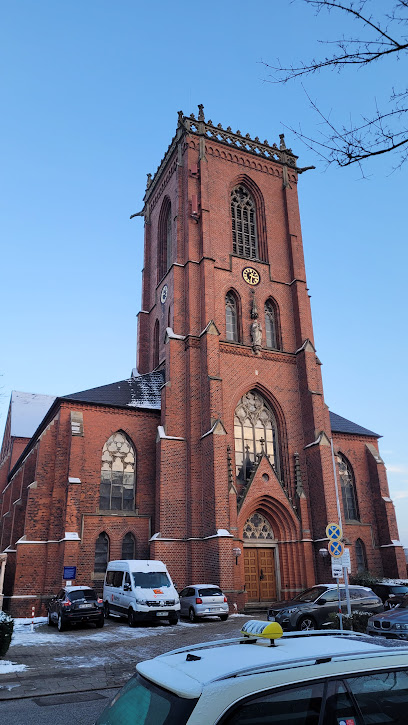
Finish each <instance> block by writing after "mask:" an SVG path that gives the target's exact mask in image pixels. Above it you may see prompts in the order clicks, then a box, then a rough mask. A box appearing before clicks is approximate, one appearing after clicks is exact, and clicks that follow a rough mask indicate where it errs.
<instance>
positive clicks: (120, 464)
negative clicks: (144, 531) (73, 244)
mask: <svg viewBox="0 0 408 725" xmlns="http://www.w3.org/2000/svg"><path fill="white" fill-rule="evenodd" d="M135 464H136V456H135V450H134V448H133V446H132V444H131V443H130V441H129V440H128V439H127V438H126V436H125V434H124V433H121V432H120V431H118V432H117V433H114V434H113V435H111V437H110V438H109V439H108V440H107V441H106V443H105V445H104V447H103V450H102V469H101V485H100V499H99V508H100V509H101V510H102V511H134V508H135V483H136V476H135V472H136V465H135Z"/></svg>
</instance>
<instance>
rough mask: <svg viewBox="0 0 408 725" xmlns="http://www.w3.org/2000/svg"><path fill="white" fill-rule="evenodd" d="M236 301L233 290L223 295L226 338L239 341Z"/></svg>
mask: <svg viewBox="0 0 408 725" xmlns="http://www.w3.org/2000/svg"><path fill="white" fill-rule="evenodd" d="M238 331H239V324H238V303H237V298H236V297H235V295H234V293H233V292H227V294H226V295H225V334H226V338H227V340H232V341H235V342H238V341H239V332H238Z"/></svg>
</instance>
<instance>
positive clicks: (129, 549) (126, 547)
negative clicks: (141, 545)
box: [121, 531, 136, 559]
mask: <svg viewBox="0 0 408 725" xmlns="http://www.w3.org/2000/svg"><path fill="white" fill-rule="evenodd" d="M121 558H122V559H136V539H135V537H134V536H133V534H132V532H131V531H128V533H127V534H125V536H124V537H123V539H122V557H121Z"/></svg>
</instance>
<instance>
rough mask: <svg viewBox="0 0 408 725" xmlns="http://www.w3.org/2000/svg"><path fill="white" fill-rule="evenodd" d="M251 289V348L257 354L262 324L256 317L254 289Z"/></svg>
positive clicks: (260, 342) (260, 344)
mask: <svg viewBox="0 0 408 725" xmlns="http://www.w3.org/2000/svg"><path fill="white" fill-rule="evenodd" d="M251 291H252V309H251V318H252V320H253V322H252V323H251V339H252V349H253V351H254V353H255V355H259V352H260V350H261V347H262V325H261V323H260V322H259V319H258V308H257V306H256V299H255V291H254V290H251Z"/></svg>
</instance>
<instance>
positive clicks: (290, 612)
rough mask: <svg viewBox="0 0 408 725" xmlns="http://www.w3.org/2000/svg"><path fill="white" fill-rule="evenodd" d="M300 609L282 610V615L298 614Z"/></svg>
mask: <svg viewBox="0 0 408 725" xmlns="http://www.w3.org/2000/svg"><path fill="white" fill-rule="evenodd" d="M298 611H299V607H289V608H288V609H282V611H281V612H280V613H281V614H293V613H294V612H298Z"/></svg>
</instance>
